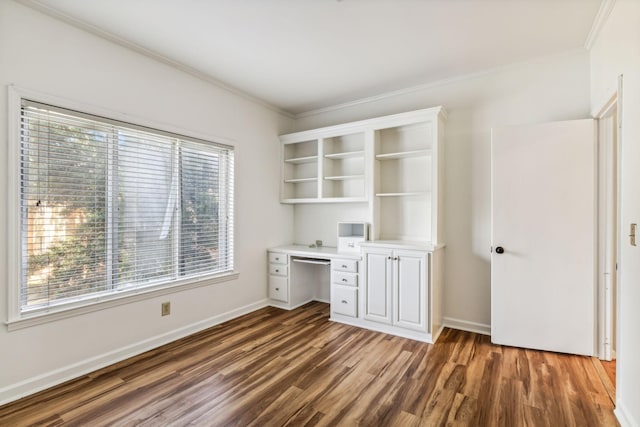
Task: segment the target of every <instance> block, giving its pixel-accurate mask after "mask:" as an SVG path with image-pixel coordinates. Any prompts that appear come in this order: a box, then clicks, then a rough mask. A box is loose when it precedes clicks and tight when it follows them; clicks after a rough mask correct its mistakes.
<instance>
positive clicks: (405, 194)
mask: <svg viewBox="0 0 640 427" xmlns="http://www.w3.org/2000/svg"><path fill="white" fill-rule="evenodd" d="M427 195H429V192H428V191H411V192H403V193H376V197H415V196H427Z"/></svg>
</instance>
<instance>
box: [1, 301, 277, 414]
mask: <svg viewBox="0 0 640 427" xmlns="http://www.w3.org/2000/svg"><path fill="white" fill-rule="evenodd" d="M268 305H269V301H268V300H266V299H265V300H262V301H258V302H255V303H252V304H249V305H245V306H244V307H240V308H237V309H235V310H231V311H228V312H226V313H222V314H219V315H216V316H213V317H210V318H208V319H205V320H201V321H199V322H196V323H192V324H190V325H187V326H183V327H181V328H178V329H174V330H172V331H169V332H165V333H163V334H160V335H156V336H155V337H151V338H148V339H145V340H143V341H139V342H137V343H134V344H131V345H128V346H125V347H122V348H119V349H117V350H113V351H110V352H108V353H105V354H101V355H99V356H96V357H92V358H89V359H86V360H83V361H80V362H78V363H74V364H71V365H68V366H65V367H63V368H60V369H56V370H53V371H50V372H47V373H44V374H42V375H38V376H35V377H33V378H29V379H27V380H24V381H21V382H19V383H16V384H11V385H9V386H7V387H3V388H1V389H0V405H4V404H5V403H9V402H12V401H14V400H18V399H20V398H22V397H25V396H28V395H30V394H33V393H37V392H39V391H42V390H45V389H47V388H50V387H53V386H55V385H58V384H61V383H63V382H65V381H69V380H72V379H74V378H78V377H80V376H82V375H86V374H88V373H90V372H93V371H95V370H97V369H100V368H104V367H105V366H109V365H112V364H114V363H117V362H120V361H122V360H125V359H127V358H129V357H133V356H136V355H138V354H141V353H144V352H145V351H149V350H152V349H154V348H157V347H160V346H162V345H164V344H168V343H170V342H172V341H175V340H178V339H180V338H184V337H186V336H188V335H192V334H194V333H196V332H199V331H202V330H204V329H207V328H210V327H212V326H215V325H218V324H220V323H223V322H226V321H227V320H231V319H234V318H236V317H240V316H243V315H245V314H248V313H251V312H252V311H256V310H258V309H261V308H263V307H267V306H268Z"/></svg>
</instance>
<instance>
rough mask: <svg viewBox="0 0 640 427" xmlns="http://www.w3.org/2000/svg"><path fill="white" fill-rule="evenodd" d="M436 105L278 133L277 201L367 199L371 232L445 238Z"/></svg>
mask: <svg viewBox="0 0 640 427" xmlns="http://www.w3.org/2000/svg"><path fill="white" fill-rule="evenodd" d="M444 117H445V113H444V110H443V109H442V108H441V107H435V108H429V109H424V110H418V111H412V112H408V113H401V114H395V115H391V116H385V117H378V118H374V119H368V120H362V121H358V122H352V123H345V124H341V125H336V126H329V127H325V128H320V129H313V130H309V131H303V132H297V133H293V134H288V135H283V136H281V137H280V140H281V142H282V156H283V159H282V160H283V177H282V192H281V202H282V203H337V202H351V203H367V204H368V212H369V215H368V217H367V218H357V219H361V220H363V221H365V222H369V223H370V224H371V239H372V240H394V241H406V242H409V241H411V242H424V243H433V244H438V243H440V242H441V241H442V236H443V232H442V231H443V227H442V221H438V218H441V217H442V215H441V214H442V207H443V201H442V184H443V168H442V166H443V149H442V144H443V129H444V127H443V120H444Z"/></svg>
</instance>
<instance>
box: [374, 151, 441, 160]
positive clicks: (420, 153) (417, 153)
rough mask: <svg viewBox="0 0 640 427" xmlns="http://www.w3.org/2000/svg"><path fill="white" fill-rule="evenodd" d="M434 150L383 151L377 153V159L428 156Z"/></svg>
mask: <svg viewBox="0 0 640 427" xmlns="http://www.w3.org/2000/svg"><path fill="white" fill-rule="evenodd" d="M431 153H432V150H411V151H399V152H396V153H383V154H376V159H378V160H397V159H408V158H411V157H426V156H430V155H431Z"/></svg>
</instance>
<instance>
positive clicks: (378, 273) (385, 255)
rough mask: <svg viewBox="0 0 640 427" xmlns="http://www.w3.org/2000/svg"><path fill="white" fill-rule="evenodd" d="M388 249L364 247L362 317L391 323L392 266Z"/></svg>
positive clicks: (390, 252)
mask: <svg viewBox="0 0 640 427" xmlns="http://www.w3.org/2000/svg"><path fill="white" fill-rule="evenodd" d="M392 253H393V251H391V250H389V249H366V250H365V251H364V252H363V258H364V265H365V278H364V283H363V285H364V318H365V319H366V320H373V321H376V322H382V323H388V324H391V322H392V318H391V297H392V286H393V266H392V260H391V254H392Z"/></svg>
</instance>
